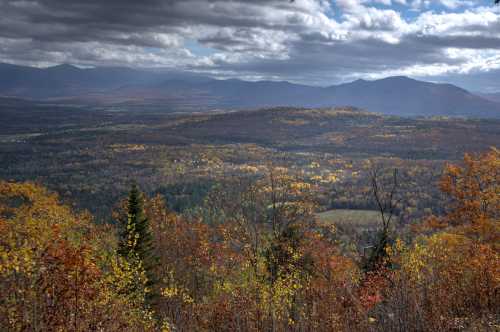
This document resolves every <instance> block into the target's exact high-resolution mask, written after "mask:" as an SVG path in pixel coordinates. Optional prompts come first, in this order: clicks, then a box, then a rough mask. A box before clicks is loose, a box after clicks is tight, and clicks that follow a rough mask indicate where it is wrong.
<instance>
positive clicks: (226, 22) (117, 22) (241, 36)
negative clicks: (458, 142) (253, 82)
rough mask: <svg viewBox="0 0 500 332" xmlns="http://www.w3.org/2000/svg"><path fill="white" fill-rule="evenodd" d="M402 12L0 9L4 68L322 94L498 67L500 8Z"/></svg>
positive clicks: (302, 2) (360, 7)
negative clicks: (224, 81) (307, 88)
mask: <svg viewBox="0 0 500 332" xmlns="http://www.w3.org/2000/svg"><path fill="white" fill-rule="evenodd" d="M399 2H401V1H399ZM406 3H408V5H411V6H413V7H412V8H413V10H414V9H415V8H418V6H416V5H415V4H414V3H415V2H410V1H406ZM456 3H457V4H458V3H459V2H456ZM457 6H458V5H457ZM464 6H465V5H464ZM409 10H410V7H408V8H407V12H406V11H405V12H401V11H396V10H395V9H394V8H391V7H390V6H389V7H384V8H381V7H380V6H377V7H375V6H373V5H372V1H370V0H364V1H361V0H337V1H327V0H296V1H294V2H290V1H287V0H274V1H273V0H252V1H248V0H234V1H230V0H218V1H216V0H72V1H69V0H35V1H25V0H15V1H14V0H0V13H2V14H1V15H0V61H5V62H17V63H25V64H34V65H50V64H56V63H61V62H69V63H74V64H79V65H89V66H91V65H128V66H138V67H176V68H184V69H188V70H194V71H203V72H208V73H211V74H214V75H216V76H218V77H231V76H240V77H243V78H280V79H289V80H294V81H300V82H307V83H318V84H327V83H333V82H335V81H340V80H345V79H349V78H354V77H358V76H359V77H363V76H365V75H368V76H369V77H376V76H377V75H378V76H384V75H387V74H408V75H414V76H417V75H424V76H425V75H428V76H434V75H441V76H443V75H446V74H447V73H455V74H456V73H461V72H462V73H464V72H474V71H488V70H495V69H498V68H500V53H499V50H500V14H499V10H498V9H492V7H479V6H477V7H464V8H463V10H461V11H457V10H455V11H454V12H446V11H442V12H439V13H437V12H434V11H426V12H417V15H416V16H415V13H416V12H415V11H413V12H411V13H412V16H411V18H410V17H409V16H406V14H407V13H408V12H409Z"/></svg>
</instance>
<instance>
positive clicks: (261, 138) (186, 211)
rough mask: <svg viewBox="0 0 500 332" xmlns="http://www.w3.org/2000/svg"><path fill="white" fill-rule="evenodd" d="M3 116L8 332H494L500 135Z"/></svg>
mask: <svg viewBox="0 0 500 332" xmlns="http://www.w3.org/2000/svg"><path fill="white" fill-rule="evenodd" d="M2 115H3V121H2V123H0V127H1V129H2V135H1V136H0V149H1V154H0V161H1V165H2V168H1V169H0V177H1V178H2V182H1V184H0V229H1V232H0V234H1V235H0V287H1V288H0V301H1V303H2V306H1V309H0V310H2V312H0V326H1V328H2V329H4V330H8V331H11V330H12V331H26V330H28V331H92V330H99V331H123V330H129V331H145V330H147V331H154V330H163V331H193V330H195V331H235V330H240V331H311V330H314V331H373V330H376V331H392V330H398V331H400V330H403V331H438V330H439V331H455V330H460V329H465V330H471V331H475V330H478V331H483V330H484V331H489V330H491V331H493V330H495V329H496V328H497V327H498V322H499V320H498V309H497V308H498V306H499V296H498V287H499V284H498V275H499V273H500V272H499V268H500V260H499V257H498V245H497V244H498V240H499V239H498V234H499V233H498V225H499V214H498V213H499V211H500V206H499V198H500V195H499V190H500V185H499V184H500V181H499V180H500V178H499V176H500V172H499V170H500V155H499V152H498V150H497V149H495V148H494V147H495V146H498V142H499V141H500V136H499V135H500V134H499V133H500V129H499V128H500V122H499V121H495V120H466V119H449V118H419V119H407V118H399V117H387V116H381V115H378V114H374V113H369V112H365V111H360V110H357V109H353V108H339V109H301V108H278V109H264V110H258V111H247V112H215V113H211V114H171V113H157V112H130V111H124V112H120V111H118V110H102V109H88V108H81V107H72V106H54V105H43V104H41V105H40V104H37V105H35V104H31V103H19V101H18V100H15V99H14V100H12V99H7V100H4V107H3V108H2ZM466 153H469V154H466ZM464 155H465V158H464ZM47 187H48V188H49V189H47ZM56 193H57V194H56ZM127 197H128V198H127Z"/></svg>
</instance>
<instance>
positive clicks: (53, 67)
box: [47, 63, 81, 71]
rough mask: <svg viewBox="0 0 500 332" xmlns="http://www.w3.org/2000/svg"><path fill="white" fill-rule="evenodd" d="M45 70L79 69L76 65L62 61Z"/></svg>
mask: <svg viewBox="0 0 500 332" xmlns="http://www.w3.org/2000/svg"><path fill="white" fill-rule="evenodd" d="M47 70H57V71H63V70H64V71H79V70H81V69H80V68H78V67H77V66H73V65H71V64H69V63H63V64H60V65H57V66H52V67H48V68H47Z"/></svg>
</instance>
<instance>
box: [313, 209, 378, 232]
mask: <svg viewBox="0 0 500 332" xmlns="http://www.w3.org/2000/svg"><path fill="white" fill-rule="evenodd" d="M316 216H317V217H318V221H319V222H320V223H322V224H334V225H351V226H355V227H361V228H366V229H368V228H375V227H376V226H377V225H378V223H379V222H380V213H379V212H378V211H375V210H348V209H335V210H328V211H324V212H320V213H318V214H316Z"/></svg>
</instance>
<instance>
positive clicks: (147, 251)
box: [118, 184, 156, 293]
mask: <svg viewBox="0 0 500 332" xmlns="http://www.w3.org/2000/svg"><path fill="white" fill-rule="evenodd" d="M153 249H154V248H153V237H152V235H151V232H150V229H149V221H148V218H147V216H146V214H145V211H144V198H143V195H142V193H141V191H140V190H139V188H138V187H137V185H136V184H133V185H132V188H131V190H130V192H129V195H128V201H127V219H126V220H123V222H122V231H121V234H120V242H119V244H118V254H119V255H120V256H122V257H123V258H125V259H126V260H128V261H129V262H131V263H138V264H140V268H141V269H142V270H143V271H144V273H145V274H146V278H147V282H146V286H147V287H148V288H150V289H151V286H152V285H153V283H154V274H153V269H154V266H155V263H156V258H155V256H154V254H153ZM149 293H150V292H149Z"/></svg>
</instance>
